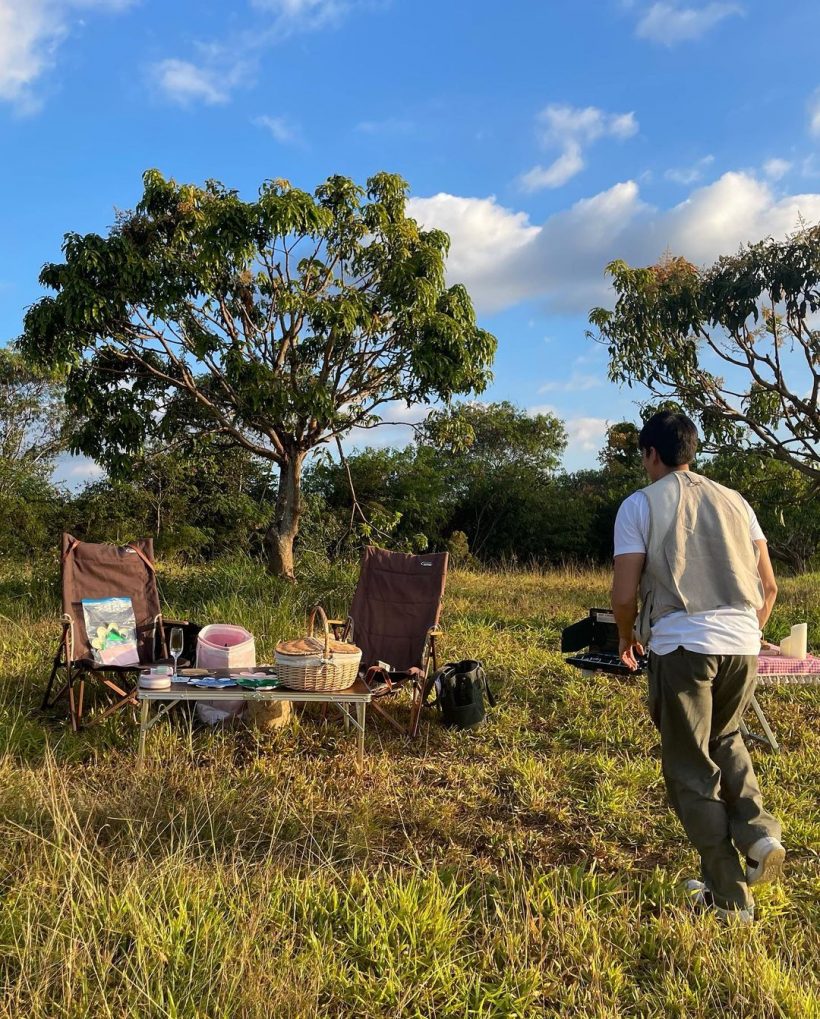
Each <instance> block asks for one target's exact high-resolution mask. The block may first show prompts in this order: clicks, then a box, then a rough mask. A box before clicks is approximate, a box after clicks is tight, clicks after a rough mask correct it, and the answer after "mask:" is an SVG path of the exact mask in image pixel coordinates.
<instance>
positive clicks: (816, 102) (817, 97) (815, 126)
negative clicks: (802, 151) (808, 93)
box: [809, 89, 820, 138]
mask: <svg viewBox="0 0 820 1019" xmlns="http://www.w3.org/2000/svg"><path fill="white" fill-rule="evenodd" d="M809 134H810V135H811V136H812V137H813V138H820V89H817V91H816V92H815V93H814V95H813V96H812V97H811V99H810V100H809Z"/></svg>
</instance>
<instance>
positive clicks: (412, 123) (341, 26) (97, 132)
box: [0, 0, 820, 482]
mask: <svg viewBox="0 0 820 1019" xmlns="http://www.w3.org/2000/svg"><path fill="white" fill-rule="evenodd" d="M818 28H820V12H818V6H817V4H816V2H812V0H789V2H787V3H784V4H772V3H763V2H757V0H755V2H752V0H746V2H703V0H697V2H696V0H597V2H591V0H586V2H585V0H575V2H553V3H549V2H547V0H509V2H507V3H506V4H504V5H499V4H497V3H490V2H489V0H470V2H466V0H464V2H448V0H438V2H435V3H434V2H432V0H412V2H411V0H237V2H234V3H225V2H215V0H212V2H207V0H202V2H198V3H194V2H189V0H163V2H160V0H0V152H2V158H0V235H2V238H3V244H2V246H0V342H2V341H4V340H9V339H11V338H13V337H14V336H15V335H17V333H18V332H19V330H20V325H21V322H22V315H23V313H24V310H25V308H26V306H27V305H28V304H30V303H31V302H32V301H33V300H35V299H36V298H37V297H38V296H39V293H40V291H39V289H38V286H37V275H38V273H39V269H40V266H41V265H42V263H44V262H46V261H49V260H52V259H55V258H58V257H59V251H60V243H61V239H62V236H63V234H64V233H65V232H66V231H68V230H72V231H80V232H84V231H90V230H97V231H104V230H105V229H106V228H107V227H108V226H109V225H110V224H111V223H112V221H113V218H114V210H115V208H129V207H132V206H133V205H134V204H135V202H136V201H137V200H138V198H139V195H140V193H141V179H140V178H141V173H142V171H143V170H144V169H146V168H147V167H152V166H155V167H158V168H159V169H160V170H162V171H163V173H165V174H167V175H171V176H173V177H175V178H176V179H177V180H190V181H195V182H202V181H203V180H205V179H206V178H209V177H214V178H217V179H219V180H222V181H223V182H224V183H225V184H227V185H229V186H231V187H235V188H238V189H239V190H240V192H242V193H243V194H245V195H246V196H248V197H250V196H252V195H253V194H254V193H255V190H256V188H257V187H258V185H259V183H260V181H262V180H263V179H265V178H269V177H286V178H288V179H290V180H291V181H292V182H293V183H294V184H296V185H298V186H300V187H304V188H307V189H312V188H313V187H315V186H316V185H317V184H318V183H320V182H321V181H322V180H323V179H324V178H325V177H326V176H328V175H329V174H331V173H342V174H347V175H350V176H352V177H353V178H355V179H357V180H359V181H363V180H364V179H365V178H366V177H367V176H368V175H370V174H371V173H373V172H375V171H377V170H381V169H386V170H390V171H395V172H398V173H401V174H402V175H403V176H404V177H405V178H406V179H407V180H408V181H409V183H410V187H411V193H412V196H413V199H412V210H413V214H414V215H416V216H417V218H419V219H420V220H421V221H422V222H424V223H425V224H426V225H433V224H435V225H439V226H443V227H444V228H445V229H447V230H448V231H449V232H450V234H451V236H452V239H453V247H452V254H451V260H450V276H451V279H452V280H463V281H464V282H466V283H467V285H468V287H469V289H470V292H471V294H472V296H473V299H474V301H475V303H476V305H477V308H478V310H479V313H480V318H481V321H482V324H483V325H485V326H486V327H487V328H489V329H491V330H493V331H494V332H495V333H496V334H497V336H498V338H499V351H498V356H497V360H496V364H495V382H494V384H493V386H492V388H491V390H490V391H489V393H488V394H487V397H489V398H492V399H509V400H512V401H514V402H515V403H516V404H518V405H519V406H522V407H526V408H539V407H548V408H550V409H551V410H554V411H555V412H556V413H559V414H560V415H561V416H562V417H563V418H564V419H565V420H566V421H567V424H568V428H569V432H570V436H571V444H570V449H569V451H568V454H567V457H566V464H567V466H568V467H569V468H574V467H578V466H590V465H593V464H594V462H595V454H596V451H597V450H598V448H600V445H601V442H602V437H603V433H604V429H605V427H606V424H607V422H613V421H617V420H620V419H621V418H624V417H626V418H633V419H634V418H635V417H636V408H635V403H634V401H635V400H636V399H637V394H635V393H630V392H629V391H623V392H622V391H619V390H618V389H617V388H616V387H614V386H613V385H611V384H610V383H609V382H607V380H606V370H605V369H606V357H605V352H604V351H603V350H602V349H601V348H600V347H598V346H597V345H596V344H594V343H592V342H591V341H589V340H588V339H586V338H585V335H584V331H585V328H586V313H587V311H588V309H589V308H590V307H591V306H593V305H595V304H597V303H606V301H607V300H608V292H607V289H606V283H605V279H604V276H603V271H602V270H603V267H604V265H605V264H606V262H607V261H608V260H609V259H611V258H614V257H625V258H626V259H627V260H629V261H634V262H640V263H648V262H651V261H654V260H655V259H657V257H658V256H660V255H661V254H662V253H663V252H664V251H665V250H666V249H667V248H668V249H670V250H672V251H673V252H675V253H679V254H683V255H686V256H687V257H689V258H690V259H692V260H693V261H695V262H697V263H707V262H709V261H711V260H712V259H714V258H715V257H717V256H718V255H719V254H721V253H731V252H733V251H734V250H736V249H737V247H738V245H739V244H740V243H741V242H743V241H751V240H757V239H759V238H761V237H763V236H767V235H775V236H782V235H783V234H785V233H787V232H789V231H790V230H791V229H793V228H794V226H795V225H796V223H797V219H798V216H800V215H802V216H803V217H804V218H805V219H807V220H809V221H816V220H820V153H818V151H817V148H818V141H820V72H817V71H816V55H815V52H814V51H815V48H816V39H817V33H818ZM487 397H485V398H487ZM405 435H407V437H408V438H409V435H408V434H407V430H406V429H405V430H404V432H401V431H395V432H393V433H390V432H388V430H387V429H383V430H381V435H380V439H381V440H382V441H383V440H384V439H385V438H387V437H388V436H389V437H390V439H391V441H394V442H401V441H403V440H404V438H405ZM84 470H85V468H84V466H83V465H74V466H69V467H64V473H63V476H64V477H65V478H67V479H70V480H74V481H75V482H76V480H77V479H78V478H80V477H82V476H83V471H84ZM72 472H73V477H72Z"/></svg>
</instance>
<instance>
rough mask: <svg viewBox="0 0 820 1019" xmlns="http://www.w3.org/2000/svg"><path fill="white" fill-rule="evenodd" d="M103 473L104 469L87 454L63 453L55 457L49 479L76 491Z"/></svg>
mask: <svg viewBox="0 0 820 1019" xmlns="http://www.w3.org/2000/svg"><path fill="white" fill-rule="evenodd" d="M104 474H105V471H104V469H103V468H102V467H101V466H100V465H99V464H97V463H95V462H94V461H93V460H90V459H89V458H88V457H87V456H74V455H72V454H71V453H63V454H62V455H61V456H58V457H57V460H56V462H55V464H54V470H53V472H52V475H51V480H52V482H53V483H54V484H55V485H63V486H65V487H66V488H69V489H71V490H73V491H76V490H77V489H79V488H82V487H83V485H87V484H89V483H90V482H92V481H97V480H99V479H100V478H102V477H103V476H104Z"/></svg>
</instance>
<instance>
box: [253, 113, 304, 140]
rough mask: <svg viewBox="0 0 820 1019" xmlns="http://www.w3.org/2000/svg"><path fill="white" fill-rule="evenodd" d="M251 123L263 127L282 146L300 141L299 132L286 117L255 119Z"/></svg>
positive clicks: (300, 133) (300, 134)
mask: <svg viewBox="0 0 820 1019" xmlns="http://www.w3.org/2000/svg"><path fill="white" fill-rule="evenodd" d="M253 122H254V124H256V126H257V127H264V128H265V130H266V131H269V132H270V133H271V134H272V135H273V137H274V138H275V139H276V141H278V142H281V143H282V144H283V145H292V144H298V143H300V142H301V141H302V132H301V130H300V129H299V128H298V127H297V126H296V125H295V124H292V123H291V122H290V121H289V120H288V118H287V117H269V116H262V117H255V118H254V121H253Z"/></svg>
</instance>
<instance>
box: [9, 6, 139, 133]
mask: <svg viewBox="0 0 820 1019" xmlns="http://www.w3.org/2000/svg"><path fill="white" fill-rule="evenodd" d="M132 4H133V0H26V2H23V0H0V101H5V102H10V103H13V104H14V105H15V106H16V107H17V108H18V110H20V111H21V112H23V113H33V112H35V111H36V110H37V109H39V108H40V106H41V105H42V100H41V98H40V97H39V96H38V94H37V93H36V91H35V90H34V87H35V85H36V83H37V82H38V81H39V80H40V79H41V78H42V76H43V75H44V74H45V73H46V72H47V71H49V70H51V69H52V68H53V67H54V65H55V63H56V60H57V51H58V49H59V47H60V45H61V44H62V43H63V42H64V40H65V39H66V37H67V36H68V35H69V34H70V32H71V28H72V25H73V23H74V20H75V19H74V17H73V15H74V14H75V13H76V11H78V10H80V9H82V10H99V11H110V12H118V11H123V10H125V9H126V8H128V7H130V6H132Z"/></svg>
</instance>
